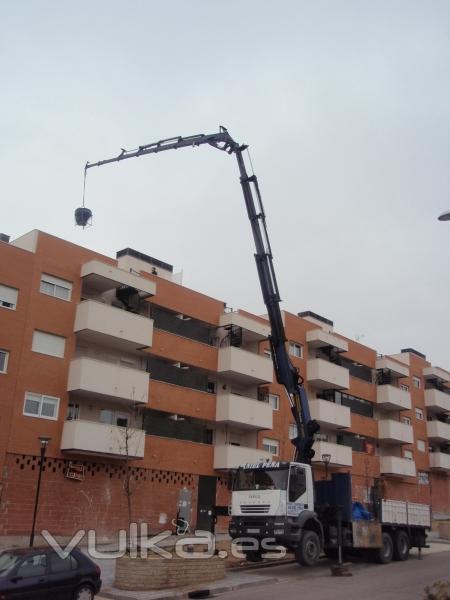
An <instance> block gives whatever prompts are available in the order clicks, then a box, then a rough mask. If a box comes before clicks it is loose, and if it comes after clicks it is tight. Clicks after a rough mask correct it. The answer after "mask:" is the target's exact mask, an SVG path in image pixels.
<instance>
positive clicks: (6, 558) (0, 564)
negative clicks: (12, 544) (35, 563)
mask: <svg viewBox="0 0 450 600" xmlns="http://www.w3.org/2000/svg"><path fill="white" fill-rule="evenodd" d="M20 559H21V556H20V554H14V552H2V553H1V554H0V576H4V575H6V574H7V573H8V572H9V571H11V569H12V568H13V567H14V566H15V565H16V564H17V563H18V562H19V560H20Z"/></svg>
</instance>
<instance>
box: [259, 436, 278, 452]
mask: <svg viewBox="0 0 450 600" xmlns="http://www.w3.org/2000/svg"><path fill="white" fill-rule="evenodd" d="M262 447H263V450H265V451H266V452H270V453H271V454H276V455H278V453H279V451H280V442H279V441H278V440H273V439H272V438H263V440H262Z"/></svg>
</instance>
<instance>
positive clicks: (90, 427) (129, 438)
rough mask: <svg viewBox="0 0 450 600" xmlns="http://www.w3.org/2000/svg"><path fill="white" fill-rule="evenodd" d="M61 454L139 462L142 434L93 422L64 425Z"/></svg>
mask: <svg viewBox="0 0 450 600" xmlns="http://www.w3.org/2000/svg"><path fill="white" fill-rule="evenodd" d="M61 450H62V451H63V452H73V453H77V454H98V455H103V456H110V457H114V458H127V457H128V458H136V459H138V458H143V457H144V451H145V432H144V431H142V430H141V429H131V428H123V427H117V426H115V425H107V424H104V423H98V422H96V421H83V420H76V421H66V422H65V423H64V427H63V432H62V438H61Z"/></svg>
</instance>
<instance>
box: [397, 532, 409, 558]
mask: <svg viewBox="0 0 450 600" xmlns="http://www.w3.org/2000/svg"><path fill="white" fill-rule="evenodd" d="M408 556H409V537H408V534H407V533H406V531H401V530H400V531H397V533H396V534H395V536H394V559H395V560H407V558H408Z"/></svg>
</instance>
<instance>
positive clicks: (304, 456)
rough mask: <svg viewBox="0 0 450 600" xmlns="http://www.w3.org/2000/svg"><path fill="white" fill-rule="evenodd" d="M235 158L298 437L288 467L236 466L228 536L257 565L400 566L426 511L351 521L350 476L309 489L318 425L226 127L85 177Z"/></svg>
mask: <svg viewBox="0 0 450 600" xmlns="http://www.w3.org/2000/svg"><path fill="white" fill-rule="evenodd" d="M204 144H207V145H210V146H212V147H214V148H217V149H219V150H222V151H224V152H227V153H228V154H234V155H235V157H236V159H237V164H238V169H239V174H240V183H241V187H242V192H243V195H244V201H245V206H246V209H247V215H248V218H249V220H250V225H251V229H252V234H253V239H254V243H255V248H256V252H255V261H256V268H257V272H258V277H259V282H260V286H261V291H262V295H263V300H264V304H265V306H266V309H267V315H268V319H269V322H270V327H271V333H270V337H269V341H270V346H271V356H272V360H273V366H274V372H275V377H276V380H277V382H278V383H279V384H281V385H282V386H283V387H284V389H285V392H286V397H287V400H288V402H289V405H290V408H291V412H292V415H293V418H294V422H295V425H296V431H297V435H296V436H295V437H294V438H292V439H291V441H292V443H293V445H294V456H293V461H292V462H285V461H266V462H260V463H256V464H244V465H241V466H240V467H239V468H238V469H237V471H236V474H235V477H234V485H233V491H232V503H231V519H230V523H229V533H230V536H231V538H233V539H235V540H238V539H243V538H246V539H248V538H249V537H250V538H251V539H252V540H253V542H254V543H253V545H252V549H251V550H247V551H246V556H247V559H248V560H250V561H255V560H260V559H261V556H262V555H263V549H264V547H265V545H264V541H265V540H266V539H267V538H270V540H271V542H272V543H273V542H274V541H275V542H276V543H278V544H280V545H282V546H284V547H286V548H287V549H289V550H291V551H293V552H294V554H295V556H296V559H297V560H298V562H299V563H300V564H302V565H306V566H312V565H314V564H315V563H316V562H317V561H318V559H319V556H320V554H321V552H322V551H324V552H325V553H326V554H327V555H330V556H334V555H336V554H339V557H340V559H341V557H342V551H343V550H346V549H349V550H350V549H357V550H358V551H361V550H367V551H370V552H371V553H372V555H373V556H374V557H375V558H376V559H377V560H378V561H379V562H381V563H387V562H390V560H391V559H392V558H395V559H398V560H405V559H406V558H407V557H408V554H409V550H410V548H411V547H418V548H419V549H420V548H423V547H425V545H426V531H427V529H429V528H430V525H431V523H430V507H429V506H427V505H424V504H417V503H409V502H402V501H396V500H386V499H384V498H381V497H376V498H375V497H374V498H373V500H374V502H373V507H372V508H373V512H372V513H371V514H370V515H369V517H368V518H367V515H365V516H366V518H363V519H361V518H355V512H354V506H353V504H352V485H351V475H350V474H349V473H334V474H333V475H332V477H331V479H330V480H329V481H328V480H325V481H317V482H314V477H313V471H312V466H311V461H312V458H313V457H314V449H313V445H314V436H315V434H317V433H318V431H319V424H318V423H317V421H316V420H314V419H312V418H311V413H310V407H309V402H308V397H307V394H306V390H305V387H304V380H303V378H302V377H301V375H300V373H299V371H298V369H297V368H296V367H295V366H294V365H293V363H292V361H291V360H290V358H289V353H288V351H287V348H286V342H287V339H286V334H285V330H284V324H283V318H282V314H281V308H280V303H281V298H280V293H279V289H278V284H277V279H276V275H275V270H274V266H273V255H272V249H271V246H270V241H269V237H268V232H267V226H266V217H265V212H264V206H263V202H262V198H261V193H260V189H259V185H258V179H257V177H256V175H255V174H254V173H252V174H251V175H250V174H249V173H248V172H247V168H246V165H245V161H244V154H243V153H244V151H245V150H246V149H247V146H246V145H243V144H239V143H237V142H236V141H235V140H234V139H233V138H232V137H231V135H230V134H229V132H228V130H227V129H226V128H225V127H220V130H219V132H217V133H213V134H199V135H193V136H188V137H175V138H169V139H166V140H160V141H158V142H154V143H151V144H146V145H142V146H138V148H136V149H133V150H125V149H122V151H121V153H120V154H118V155H117V156H115V157H112V158H108V159H105V160H101V161H98V162H95V163H89V162H88V163H86V165H85V169H84V175H85V182H86V173H87V170H88V169H91V168H93V167H100V166H103V165H106V164H109V163H113V162H120V161H122V160H126V159H129V158H138V157H141V156H145V155H147V154H157V153H159V152H162V151H166V150H176V149H180V148H187V147H197V146H200V145H204ZM91 218H92V212H91V211H90V209H88V208H87V207H85V206H84V197H83V206H82V207H80V208H77V209H76V211H75V220H76V223H77V225H80V226H82V227H85V226H86V225H87V224H88V223H89V222H90V220H91Z"/></svg>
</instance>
